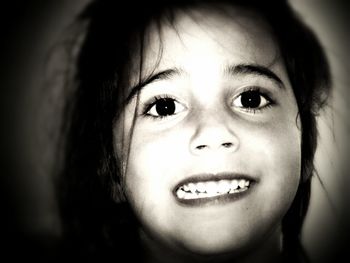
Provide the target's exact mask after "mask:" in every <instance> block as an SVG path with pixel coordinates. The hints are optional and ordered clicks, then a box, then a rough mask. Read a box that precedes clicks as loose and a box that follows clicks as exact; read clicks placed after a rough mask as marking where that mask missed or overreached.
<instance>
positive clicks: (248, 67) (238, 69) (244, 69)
mask: <svg viewBox="0 0 350 263" xmlns="http://www.w3.org/2000/svg"><path fill="white" fill-rule="evenodd" d="M224 72H225V74H229V75H234V76H235V75H259V76H263V77H265V78H268V79H270V80H272V81H274V82H276V83H277V84H278V86H279V87H282V88H283V87H284V84H283V82H282V80H281V79H280V78H279V77H278V76H277V75H276V74H275V73H274V72H272V71H271V70H270V69H269V68H267V67H265V66H262V65H259V64H237V65H229V66H227V67H226V68H225V70H224ZM183 73H184V71H183V70H181V69H179V68H176V67H175V68H171V69H166V70H163V71H160V72H157V73H155V74H153V75H150V76H149V77H148V78H147V79H145V80H141V81H140V82H139V84H137V85H136V86H134V87H133V88H132V89H131V91H130V93H129V95H128V97H127V98H126V102H127V103H128V102H129V101H130V100H131V99H132V98H133V97H134V96H135V95H136V94H137V93H138V92H139V91H140V90H141V89H142V88H143V87H144V86H146V85H148V84H150V83H152V82H155V81H159V80H167V79H170V78H172V77H174V76H179V75H181V74H183Z"/></svg>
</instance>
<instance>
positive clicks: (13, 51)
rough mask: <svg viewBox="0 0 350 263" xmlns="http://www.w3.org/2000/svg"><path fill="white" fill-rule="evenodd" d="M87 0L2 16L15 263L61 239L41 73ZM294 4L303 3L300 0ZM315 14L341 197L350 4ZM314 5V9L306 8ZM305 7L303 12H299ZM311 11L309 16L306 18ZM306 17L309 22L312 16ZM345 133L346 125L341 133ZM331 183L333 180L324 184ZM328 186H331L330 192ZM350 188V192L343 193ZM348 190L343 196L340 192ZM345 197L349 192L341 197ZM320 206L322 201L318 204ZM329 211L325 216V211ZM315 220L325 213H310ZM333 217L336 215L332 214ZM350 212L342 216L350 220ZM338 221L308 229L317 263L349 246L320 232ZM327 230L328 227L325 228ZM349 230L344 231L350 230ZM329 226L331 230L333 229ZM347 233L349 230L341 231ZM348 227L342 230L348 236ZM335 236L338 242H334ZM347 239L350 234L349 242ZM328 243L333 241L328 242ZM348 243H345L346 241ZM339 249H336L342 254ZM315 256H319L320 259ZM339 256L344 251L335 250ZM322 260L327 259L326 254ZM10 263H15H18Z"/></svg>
mask: <svg viewBox="0 0 350 263" xmlns="http://www.w3.org/2000/svg"><path fill="white" fill-rule="evenodd" d="M86 2H88V0H75V1H69V0H61V1H44V0H41V1H39V0H38V1H33V0H31V1H24V0H22V1H8V2H7V3H6V4H1V7H0V10H1V13H0V25H1V27H0V29H1V31H0V43H1V44H0V70H1V71H0V74H1V75H0V85H1V86H0V117H1V118H0V131H1V132H0V146H1V151H0V165H1V166H0V175H1V176H0V204H1V207H0V218H1V224H0V227H1V230H0V235H1V241H3V242H2V244H3V245H2V246H1V250H2V251H1V250H0V255H2V256H0V260H1V261H2V258H1V257H5V255H8V256H9V257H10V258H11V259H12V260H13V259H19V258H27V257H34V258H35V259H40V258H42V259H47V257H49V256H50V255H52V253H54V252H55V251H54V248H55V240H56V237H58V236H59V233H60V225H59V219H58V217H57V210H56V206H55V199H54V194H53V186H52V178H50V175H49V174H48V173H47V172H45V171H46V170H45V165H44V164H43V163H42V162H43V160H45V158H46V157H45V156H43V155H47V154H48V153H47V152H46V150H47V149H46V148H45V147H46V146H45V145H43V144H42V142H41V140H40V137H41V129H43V127H41V126H40V125H39V124H38V123H39V122H38V115H40V113H41V111H42V110H43V109H42V108H40V105H41V100H42V99H43V98H42V96H41V93H42V92H43V88H45V87H43V81H42V77H43V74H44V73H43V72H44V71H45V65H46V60H47V56H48V55H47V54H48V52H49V51H50V48H51V47H52V45H54V43H55V41H56V40H57V39H58V38H59V36H60V32H61V31H62V30H63V28H65V27H67V26H68V25H69V24H70V22H71V20H72V19H73V17H74V15H75V14H76V13H77V12H78V11H79V10H80V7H81V6H82V5H84V3H86ZM290 2H292V3H293V2H295V3H298V2H299V3H302V2H303V1H302V0H297V1H296V0H294V1H293V0H291V1H290ZM305 2H308V3H310V5H311V8H310V7H309V10H308V11H307V12H310V10H311V11H313V12H315V13H317V14H318V20H316V21H321V22H322V23H321V24H316V25H315V26H316V28H318V30H319V31H322V29H323V28H325V31H326V33H325V34H324V36H323V38H322V39H323V40H324V43H325V46H327V47H328V46H330V45H331V46H332V47H329V53H330V56H331V57H332V61H335V62H333V64H332V66H333V65H334V68H333V70H334V71H335V75H336V81H335V84H336V85H337V86H338V89H340V90H342V91H341V92H344V93H343V94H344V95H342V97H343V99H344V98H345V100H344V101H341V103H342V105H341V106H340V107H342V112H343V114H342V118H343V119H342V120H343V122H344V123H345V125H344V126H345V128H344V130H345V131H344V132H343V131H342V136H343V139H342V140H343V141H342V143H341V144H342V155H341V157H342V158H344V160H345V161H344V160H343V161H341V162H340V165H344V169H343V170H344V171H345V172H344V174H342V175H341V176H340V177H338V178H337V180H338V181H336V183H333V181H332V182H328V186H329V188H330V189H332V190H334V189H335V190H334V192H335V191H338V189H337V187H338V185H343V186H344V184H345V185H348V186H350V184H348V183H349V182H350V181H349V179H348V178H349V176H348V175H347V167H346V166H347V160H348V157H347V156H349V155H348V153H349V152H348V140H347V137H348V132H349V125H348V123H349V122H348V121H349V119H348V115H347V114H348V113H349V110H348V105H347V102H348V100H347V99H346V98H347V96H348V95H349V90H348V89H349V88H348V86H349V85H348V84H349V78H348V76H347V75H348V74H349V73H350V72H349V62H348V59H349V57H350V56H349V55H348V46H349V36H348V35H349V30H348V23H349V18H348V14H349V11H350V9H349V4H348V3H349V1H339V0H338V1H331V0H328V1H325V0H308V1H305ZM307 5H308V4H307ZM301 6H302V5H301ZM307 12H306V13H307ZM306 18H308V17H307V15H306ZM342 127H343V126H342ZM325 183H327V181H326V180H325ZM326 186H327V185H326ZM341 189H348V187H345V188H341ZM341 191H343V190H341ZM343 192H344V193H343ZM343 192H341V194H342V195H339V196H340V197H336V198H335V199H337V198H338V199H337V200H339V198H340V201H338V202H339V204H338V208H339V209H340V210H342V211H343V210H347V207H348V204H349V202H348V197H349V195H348V194H347V193H345V192H346V190H344V191H343ZM322 198H324V197H320V198H319V199H318V197H317V198H314V199H315V200H314V201H313V202H314V203H315V204H316V205H315V206H316V207H318V209H319V210H322V209H323V206H327V205H325V203H326V202H327V201H322V202H321V203H317V200H323V199H322ZM316 199H317V200H316ZM325 210H327V209H325ZM312 213H313V217H318V216H320V217H322V216H323V214H319V213H318V212H312ZM330 213H332V212H330ZM348 215H349V213H348V212H345V213H341V216H342V217H343V218H345V219H348V218H349V217H348ZM332 220H334V219H329V220H325V221H323V223H322V224H326V225H322V224H320V225H317V224H314V223H312V219H310V222H311V223H309V225H310V226H311V227H310V229H311V230H309V232H308V233H309V234H310V235H314V237H313V238H309V239H307V242H308V243H314V242H318V244H321V245H319V246H318V245H317V244H312V245H309V247H310V248H311V250H313V251H314V252H313V254H314V257H315V258H316V259H318V257H317V254H318V252H317V251H318V250H321V249H323V248H328V249H329V247H332V246H334V247H335V248H337V247H339V246H340V245H342V244H345V241H344V242H339V244H338V243H334V242H333V239H332V238H334V237H333V235H331V236H332V238H330V241H329V242H326V241H324V240H322V238H323V236H322V235H320V236H322V238H319V236H318V235H316V236H315V234H314V233H317V232H320V233H321V232H323V231H325V232H327V231H328V232H332V231H333V230H334V228H332V227H329V224H330V225H332V224H333V223H334V221H332ZM327 225H328V226H327ZM348 226H349V225H348V224H347V225H344V227H348ZM327 227H328V230H327ZM342 227H343V226H342ZM348 230H349V228H341V231H343V232H345V233H346V231H348ZM335 237H338V236H337V235H335ZM345 237H348V235H345ZM326 238H327V235H326ZM343 238H344V237H342V241H343V240H345V239H343ZM335 248H334V250H336V249H335ZM315 251H316V252H315ZM336 251H338V250H336ZM320 254H321V255H323V254H322V253H320ZM12 260H11V261H12Z"/></svg>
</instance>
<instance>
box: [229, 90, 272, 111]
mask: <svg viewBox="0 0 350 263" xmlns="http://www.w3.org/2000/svg"><path fill="white" fill-rule="evenodd" d="M232 104H233V106H235V107H238V108H243V109H248V110H250V109H253V110H254V109H255V110H259V109H262V108H264V107H267V106H269V105H270V104H271V101H270V99H269V98H267V96H266V95H264V94H262V93H261V92H260V91H259V90H248V91H245V92H243V93H241V94H240V95H239V96H238V97H236V98H235V99H234V101H233V103H232Z"/></svg>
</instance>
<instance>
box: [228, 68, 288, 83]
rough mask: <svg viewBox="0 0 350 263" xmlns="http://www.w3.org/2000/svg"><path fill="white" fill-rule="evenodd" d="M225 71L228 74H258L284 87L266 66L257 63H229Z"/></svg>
mask: <svg viewBox="0 0 350 263" xmlns="http://www.w3.org/2000/svg"><path fill="white" fill-rule="evenodd" d="M225 73H226V74H229V75H250V74H252V75H259V76H263V77H265V78H268V79H270V80H272V81H274V82H276V83H277V84H278V86H279V87H281V88H284V84H283V81H282V80H281V79H280V78H279V77H278V76H277V75H276V74H275V73H274V72H273V71H271V70H270V69H269V68H268V67H265V66H262V65H259V64H238V65H230V66H227V67H226V68H225Z"/></svg>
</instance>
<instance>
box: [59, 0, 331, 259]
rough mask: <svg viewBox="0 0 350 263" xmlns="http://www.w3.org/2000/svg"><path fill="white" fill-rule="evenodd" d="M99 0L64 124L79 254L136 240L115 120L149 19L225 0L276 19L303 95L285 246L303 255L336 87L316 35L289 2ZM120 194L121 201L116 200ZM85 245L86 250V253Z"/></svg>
mask: <svg viewBox="0 0 350 263" xmlns="http://www.w3.org/2000/svg"><path fill="white" fill-rule="evenodd" d="M118 2H119V1H113V0H111V1H109V0H97V1H93V2H92V3H91V4H89V5H88V6H87V8H86V9H85V10H84V12H83V13H81V15H80V16H79V18H78V21H86V22H88V24H87V28H86V32H85V36H84V39H83V41H82V43H81V45H80V48H79V53H78V55H77V57H76V73H75V76H74V81H75V84H76V89H75V90H74V93H73V94H72V95H71V96H70V98H69V99H68V103H67V105H66V111H65V116H64V120H65V122H64V123H63V128H62V138H63V139H64V154H63V158H64V159H63V168H62V170H61V171H60V173H61V174H60V176H59V178H58V179H59V181H58V194H59V202H60V209H61V214H62V225H63V229H64V231H63V232H64V235H66V237H67V240H69V242H68V246H69V244H70V245H72V244H74V248H75V249H77V250H78V253H77V254H78V255H79V254H80V252H81V255H83V254H85V256H86V257H87V258H90V259H91V257H94V256H95V257H96V258H103V257H105V258H108V257H110V256H111V253H113V254H115V252H114V251H113V247H120V251H121V252H120V253H122V251H123V250H124V248H127V246H128V245H130V244H132V245H133V246H134V247H135V246H137V244H138V243H137V240H138V239H137V233H136V232H135V227H133V226H134V225H135V224H137V220H136V219H135V218H134V216H133V214H132V212H131V209H130V208H129V207H128V204H127V203H126V202H123V201H122V200H123V187H122V182H121V176H120V171H119V170H120V167H118V164H119V162H118V158H119V157H118V156H115V154H114V150H113V143H112V141H113V134H112V127H113V124H114V121H115V119H116V116H117V115H118V114H119V113H120V112H121V110H122V109H123V98H124V94H123V92H124V89H123V87H125V84H126V83H125V81H126V80H127V79H128V78H127V77H128V71H127V69H126V65H128V64H130V60H131V57H132V55H133V53H134V52H140V54H141V61H140V63H141V65H140V66H142V50H143V37H144V34H145V30H146V29H147V26H148V25H149V23H150V21H155V22H156V23H158V24H160V21H161V19H163V18H164V16H166V17H167V19H169V20H171V19H172V17H173V13H172V12H171V10H172V7H176V8H183V9H185V8H187V7H191V6H193V5H200V4H202V3H207V4H214V5H215V4H217V3H219V2H223V3H228V4H234V5H241V6H243V7H247V8H250V9H253V10H256V11H258V13H259V14H261V15H262V16H263V18H264V19H265V20H266V21H267V22H268V23H269V24H270V26H271V28H272V30H273V33H274V35H275V37H276V41H277V43H278V46H279V48H280V51H281V55H282V57H283V59H284V62H285V66H286V69H287V73H288V76H289V79H290V82H291V84H292V87H293V91H294V94H295V97H296V100H297V104H298V109H299V117H300V121H301V129H302V172H301V173H302V174H301V178H302V179H301V181H300V184H299V188H298V191H297V194H296V197H295V200H294V201H293V204H292V206H291V207H290V209H289V210H288V212H287V214H286V215H285V217H284V219H283V222H282V232H283V240H284V242H283V244H284V253H285V254H286V256H288V258H290V260H291V261H293V262H297V261H299V260H300V259H298V258H297V257H298V255H301V253H302V250H301V246H300V232H301V228H302V223H303V220H304V217H305V215H306V212H307V208H308V203H309V196H310V185H311V176H312V174H313V170H314V166H313V158H314V153H315V150H316V146H317V128H316V116H317V114H318V111H319V109H320V108H321V107H322V106H323V105H324V104H325V102H326V99H327V96H328V93H329V89H330V73H329V68H328V63H327V60H326V57H325V54H324V53H323V49H322V47H321V46H320V43H319V42H318V40H317V38H316V37H315V35H314V34H313V32H312V31H310V29H309V28H308V27H306V26H305V25H304V24H303V23H302V22H301V21H300V19H299V18H298V17H297V16H296V15H295V14H294V13H293V12H292V10H291V8H290V7H289V5H288V3H287V2H286V1H281V0H270V1H258V0H246V1H242V0H232V1H210V0H207V1H196V0H188V1H181V0H179V1H175V0H172V1H171V0H169V1H153V0H150V1H142V2H140V3H137V4H135V3H132V1H126V2H124V3H123V4H120V3H118ZM117 199H119V200H120V202H116V201H115V200H117ZM79 251H80V252H79Z"/></svg>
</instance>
